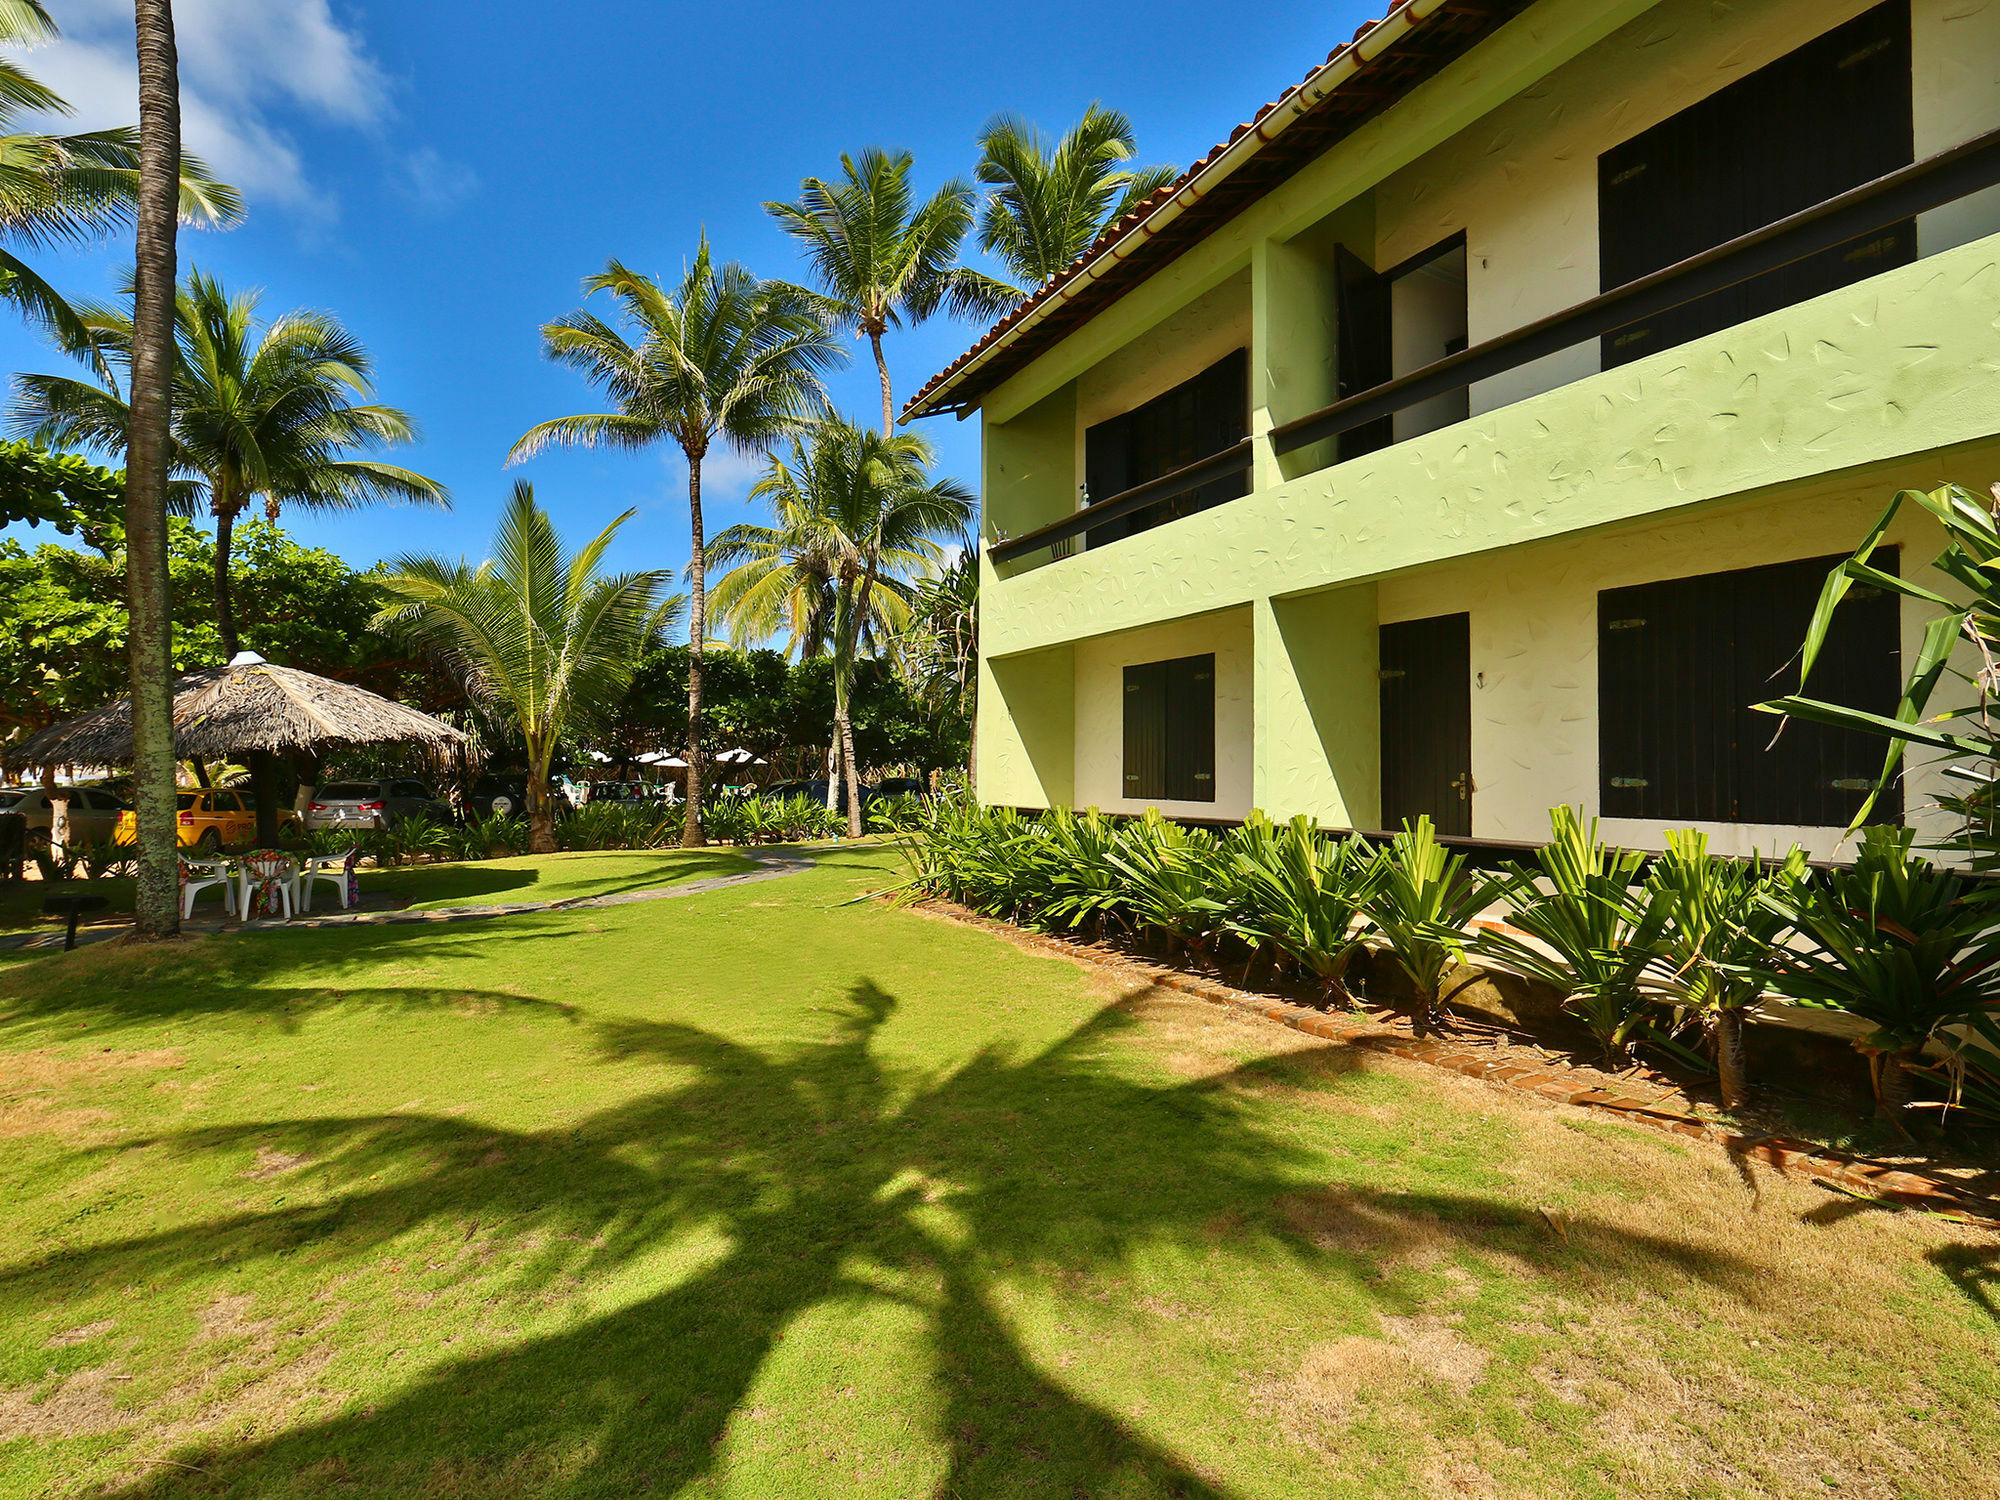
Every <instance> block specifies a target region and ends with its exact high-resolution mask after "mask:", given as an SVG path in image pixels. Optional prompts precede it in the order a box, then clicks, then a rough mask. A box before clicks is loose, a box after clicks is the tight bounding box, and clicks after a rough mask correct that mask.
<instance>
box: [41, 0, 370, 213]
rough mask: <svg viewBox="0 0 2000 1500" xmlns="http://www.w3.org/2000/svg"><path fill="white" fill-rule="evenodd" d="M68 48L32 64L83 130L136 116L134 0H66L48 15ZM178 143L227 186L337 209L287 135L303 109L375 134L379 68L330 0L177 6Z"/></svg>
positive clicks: (224, 0) (263, 198)
mask: <svg viewBox="0 0 2000 1500" xmlns="http://www.w3.org/2000/svg"><path fill="white" fill-rule="evenodd" d="M52 10H53V11H54V14H55V17H56V20H57V22H58V23H59V24H60V25H61V26H62V28H63V38H62V40H61V41H58V42H56V43H54V44H53V45H51V46H48V47H46V48H43V49H41V50H39V51H38V52H36V53H35V54H34V56H33V57H32V58H31V59H30V60H29V62H28V67H29V69H30V71H31V72H33V73H34V74H35V76H36V77H38V78H40V79H41V80H42V81H43V82H44V83H46V84H48V85H49V86H50V87H51V88H53V89H55V91H56V92H57V93H59V94H61V95H62V96H63V97H64V98H66V99H68V100H69V101H70V103H71V104H73V105H74V106H75V107H76V115H75V124H76V126H77V127H78V128H82V129H101V128H103V127H105V126H110V125H129V124H132V123H133V122H134V121H135V120H136V119H137V118H138V70H137V67H136V65H135V63H134V61H133V39H132V6H131V0H67V3H62V4H58V5H56V6H53V7H52ZM174 13H175V14H174V19H175V25H176V31H177V36H178V41H179V45H180V62H181V115H182V136H183V138H184V140H185V141H186V144H187V148H188V150H190V151H192V152H194V153H196V154H197V155H200V156H202V157H203V158H205V159H206V160H207V162H208V165H209V166H210V168H212V169H213V170H214V171H215V173H216V174H217V175H218V176H220V177H221V178H222V179H223V180H224V181H226V182H230V183H233V184H235V185H236V186H237V187H239V188H241V189H242V190H243V191H244V193H245V194H246V195H248V197H249V198H250V199H251V202H252V206H253V207H254V206H255V205H256V204H257V203H259V202H263V203H278V204H282V205H284V206H286V207H288V208H292V209H294V210H303V211H305V212H307V213H308V214H311V215H314V216H324V215H327V214H330V213H331V211H332V204H331V202H330V200H328V199H327V198H326V197H325V195H324V194H323V193H322V192H320V191H319V190H318V189H316V188H315V187H314V186H313V184H312V182H311V180H310V178H309V176H308V173H307V171H306V168H305V163H304V162H303V160H302V159H301V157H300V154H299V150H298V148H297V146H296V145H295V144H294V143H293V141H292V140H291V139H290V138H289V137H288V136H287V135H286V134H285V132H284V130H283V128H282V127H281V126H280V125H278V124H277V123H274V121H275V119H276V118H277V117H280V116H282V115H283V114H284V113H286V112H300V113H304V114H306V115H308V116H311V117H316V118H318V119H322V120H326V121H329V122H332V123H334V124H339V125H348V126H353V127H357V128H363V129H366V128H369V127H372V126H374V125H377V124H379V123H380V122H381V121H382V120H383V119H384V118H385V117H386V116H387V114H388V112H389V108H390V104H389V93H388V86H387V82H386V80H385V79H384V77H383V75H382V72H381V70H380V69H379V68H378V67H377V66H376V65H375V63H374V62H373V60H371V59H370V58H369V56H368V55H367V52H366V50H365V48H364V47H363V45H362V43H361V39H360V38H359V37H358V36H357V35H355V34H354V33H353V32H351V31H349V30H347V29H346V28H344V27H343V26H342V25H341V24H340V22H339V21H338V20H337V19H336V18H335V17H334V15H333V12H332V10H331V9H330V7H329V3H328V0H179V3H178V4H177V5H176V6H175V7H174Z"/></svg>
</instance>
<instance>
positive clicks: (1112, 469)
mask: <svg viewBox="0 0 2000 1500" xmlns="http://www.w3.org/2000/svg"><path fill="white" fill-rule="evenodd" d="M1131 474H1132V418H1131V414H1130V413H1129V412H1128V413H1126V414H1125V415H1123V416H1117V417H1113V418H1111V419H1110V420H1109V421H1107V422H1099V423H1098V424H1097V425H1096V426H1094V427H1086V428H1085V429H1084V432H1083V482H1084V487H1085V493H1086V494H1087V495H1088V496H1089V497H1090V503H1091V504H1093V505H1095V504H1096V503H1097V502H1098V501H1100V500H1109V499H1110V498H1111V497H1112V496H1113V495H1116V494H1120V493H1122V492H1123V491H1125V490H1129V489H1130V488H1131V487H1132V484H1133V480H1132V477H1131ZM1129 530H1130V528H1129V527H1128V526H1127V525H1126V523H1125V522H1124V521H1122V520H1120V521H1110V522H1107V523H1106V524H1105V525H1103V526H1094V527H1092V528H1091V530H1090V534H1089V537H1088V540H1087V543H1086V545H1088V546H1092V547H1102V546H1103V545H1104V544H1105V543H1107V542H1115V541H1117V540H1118V538H1120V537H1122V536H1124V535H1126V533H1127V532H1128V531H1129Z"/></svg>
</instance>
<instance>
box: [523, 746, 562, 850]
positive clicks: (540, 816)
mask: <svg viewBox="0 0 2000 1500" xmlns="http://www.w3.org/2000/svg"><path fill="white" fill-rule="evenodd" d="M554 756H555V743H554V741H549V742H548V743H546V744H538V743H532V742H531V743H530V744H529V746H528V852H529V853H530V854H554V853H555V852H556V817H555V805H554V803H553V802H552V801H551V800H550V797H549V762H550V760H551V759H553V758H554Z"/></svg>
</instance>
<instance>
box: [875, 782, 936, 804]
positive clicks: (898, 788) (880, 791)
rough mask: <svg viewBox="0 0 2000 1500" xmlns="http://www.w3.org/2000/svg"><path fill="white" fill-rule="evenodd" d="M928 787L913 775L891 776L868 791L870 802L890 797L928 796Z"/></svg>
mask: <svg viewBox="0 0 2000 1500" xmlns="http://www.w3.org/2000/svg"><path fill="white" fill-rule="evenodd" d="M930 794H931V793H930V788H929V787H927V786H925V785H924V783H923V782H921V781H919V780H918V779H917V778H916V777H914V776H891V777H888V778H887V779H885V780H884V781H883V782H882V783H881V784H880V785H878V786H877V787H876V788H875V790H874V791H872V792H871V793H869V795H868V800H869V801H870V802H880V801H883V800H884V799H886V798H890V797H928V796H929V795H930Z"/></svg>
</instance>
